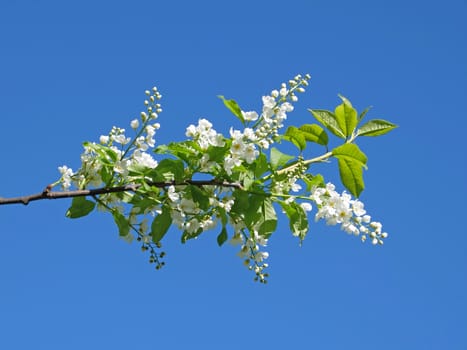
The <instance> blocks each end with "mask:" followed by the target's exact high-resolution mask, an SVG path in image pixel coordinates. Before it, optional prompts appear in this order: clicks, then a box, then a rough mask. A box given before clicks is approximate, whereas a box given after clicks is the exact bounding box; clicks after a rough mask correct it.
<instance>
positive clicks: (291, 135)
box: [284, 126, 306, 152]
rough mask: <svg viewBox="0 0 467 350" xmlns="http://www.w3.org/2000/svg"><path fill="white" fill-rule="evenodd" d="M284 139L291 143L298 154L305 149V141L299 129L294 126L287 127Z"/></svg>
mask: <svg viewBox="0 0 467 350" xmlns="http://www.w3.org/2000/svg"><path fill="white" fill-rule="evenodd" d="M284 139H285V140H287V141H290V142H292V143H293V144H294V145H295V146H296V147H297V148H298V149H299V150H300V152H301V151H303V150H304V149H305V148H306V139H305V136H304V135H303V133H302V132H301V131H300V129H299V128H297V127H295V126H289V127H288V128H287V130H286V131H285V133H284Z"/></svg>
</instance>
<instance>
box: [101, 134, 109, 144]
mask: <svg viewBox="0 0 467 350" xmlns="http://www.w3.org/2000/svg"><path fill="white" fill-rule="evenodd" d="M99 142H100V143H102V144H103V145H105V144H107V143H109V137H108V136H105V135H101V137H99Z"/></svg>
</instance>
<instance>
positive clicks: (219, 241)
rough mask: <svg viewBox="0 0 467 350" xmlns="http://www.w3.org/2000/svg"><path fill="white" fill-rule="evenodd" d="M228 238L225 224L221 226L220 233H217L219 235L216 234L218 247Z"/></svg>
mask: <svg viewBox="0 0 467 350" xmlns="http://www.w3.org/2000/svg"><path fill="white" fill-rule="evenodd" d="M228 238H229V236H228V235H227V229H226V228H225V226H223V227H222V231H221V233H219V235H218V236H217V244H218V245H219V247H220V246H222V245H223V244H224V243H225V242H226V241H227V239H228Z"/></svg>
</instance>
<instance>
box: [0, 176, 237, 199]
mask: <svg viewBox="0 0 467 350" xmlns="http://www.w3.org/2000/svg"><path fill="white" fill-rule="evenodd" d="M148 185H150V186H154V187H159V188H163V187H169V186H186V185H194V186H199V187H202V186H222V187H231V188H236V189H239V190H243V186H242V185H241V184H240V183H236V182H235V183H233V182H227V181H221V180H216V179H212V180H185V181H182V182H176V181H166V182H148ZM140 187H141V185H140V184H128V185H124V186H116V187H101V188H94V189H89V190H74V191H51V187H50V186H47V187H46V188H45V190H44V191H42V192H40V193H36V194H31V195H27V196H21V197H12V198H2V197H0V205H6V204H24V205H28V204H29V202H33V201H37V200H42V199H61V198H72V197H86V196H96V195H100V194H106V193H116V192H127V191H130V192H136V191H137V190H138V188H140Z"/></svg>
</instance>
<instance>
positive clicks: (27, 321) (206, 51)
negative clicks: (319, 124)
mask: <svg viewBox="0 0 467 350" xmlns="http://www.w3.org/2000/svg"><path fill="white" fill-rule="evenodd" d="M466 10H467V3H466V2H465V1H455V0H453V1H444V2H436V1H411V2H407V1H397V0H396V1H352V2H349V1H290V2H278V1H267V2H266V1H257V2H253V1H236V2H214V1H212V2H209V1H205V2H203V1H198V2H188V1H185V2H182V1H177V2H176V1H173V2H156V1H132V2H121V1H112V2H110V1H109V2H107V1H99V2H96V1H87V0H84V1H80V2H64V1H60V2H58V1H56V2H55V1H9V2H2V3H1V4H0V33H1V34H0V45H1V51H0V115H1V118H0V130H1V139H0V147H1V149H2V151H3V157H2V159H3V161H2V165H1V173H0V179H1V184H0V196H2V197H9V196H17V195H21V194H29V193H36V192H40V191H42V189H43V188H44V187H45V186H46V185H47V184H48V183H50V182H52V181H54V180H55V179H56V178H57V176H58V172H57V167H58V166H60V165H62V164H67V165H69V166H72V167H73V168H77V167H78V165H79V156H80V154H81V150H82V149H81V143H82V142H83V141H85V140H91V141H94V140H97V139H98V137H99V135H101V134H103V133H107V132H108V130H109V129H110V128H111V127H112V126H113V125H118V126H122V127H127V128H128V123H129V121H130V120H131V119H133V118H134V117H135V116H137V115H138V114H139V112H140V111H141V110H142V107H143V105H142V101H143V99H144V94H143V92H144V90H145V89H147V88H150V87H152V86H153V85H157V86H158V87H159V88H160V90H161V91H162V93H163V95H164V98H163V100H162V103H163V107H164V113H163V114H162V115H161V118H160V123H161V126H162V127H161V130H160V131H159V133H158V138H157V142H158V143H160V144H163V143H167V142H170V141H174V140H181V139H183V138H184V129H185V127H186V126H187V125H188V124H190V123H193V122H196V121H197V119H198V118H200V117H206V118H208V119H210V120H211V121H212V122H213V123H214V124H215V126H216V128H217V129H218V130H224V131H225V130H228V127H229V126H230V125H231V124H230V123H231V122H232V121H233V119H232V117H231V116H230V115H229V113H228V111H226V110H225V109H224V107H223V106H222V103H220V101H219V100H218V99H217V98H216V96H217V95H219V94H223V95H225V96H227V97H232V98H235V99H236V100H237V101H238V102H239V103H240V104H241V105H242V106H245V107H246V108H248V109H259V108H260V106H261V96H262V95H263V94H266V93H268V92H269V91H271V89H273V88H276V87H278V86H279V85H280V83H281V82H282V81H286V80H288V79H289V78H291V77H293V76H294V75H295V74H297V73H302V74H303V73H307V72H308V73H310V74H311V75H312V80H311V84H310V88H309V89H308V91H307V93H306V95H302V96H301V100H300V101H299V103H298V104H297V106H296V110H295V112H294V113H292V114H291V115H290V116H289V120H291V122H293V123H295V124H301V123H304V122H307V121H309V120H310V116H309V115H308V113H307V112H306V108H310V107H312V108H326V109H332V108H334V106H335V105H336V104H337V103H338V102H339V101H338V98H337V94H338V93H341V94H343V95H345V96H347V97H348V98H349V99H351V101H352V102H353V104H354V105H355V106H356V107H357V108H358V109H360V110H362V109H363V108H365V107H366V106H368V105H372V106H374V108H373V109H372V111H371V112H370V113H371V114H370V116H371V117H373V118H385V119H388V120H390V121H392V122H394V123H396V124H398V125H400V128H398V129H397V130H396V131H394V132H392V133H391V134H388V135H387V136H385V137H381V138H376V139H371V140H366V141H365V142H362V143H361V146H362V148H363V149H364V150H365V152H366V153H367V154H368V157H369V164H368V165H369V170H368V171H367V172H366V173H365V180H366V185H367V189H366V190H365V192H364V193H363V195H362V197H361V198H362V200H363V201H364V202H365V204H366V208H367V209H368V210H369V211H370V212H371V213H372V214H373V216H375V217H378V218H379V219H381V221H382V222H383V224H384V226H385V228H386V229H387V230H388V232H389V233H390V237H389V239H388V240H387V242H386V244H385V245H384V247H373V246H371V245H369V244H364V245H362V244H361V243H360V242H359V240H358V239H355V238H352V237H349V236H347V235H346V234H345V233H343V232H341V231H339V230H338V229H336V228H332V227H326V226H325V225H323V224H321V223H317V224H315V225H313V226H312V228H311V232H310V234H309V236H308V238H307V239H306V241H305V243H304V245H303V247H301V248H299V247H298V244H297V241H296V239H294V238H293V237H292V236H291V234H290V233H289V232H288V227H287V223H282V224H280V227H279V230H278V232H277V233H276V234H275V236H274V237H273V238H272V239H271V241H270V244H269V247H268V248H269V252H270V254H271V257H270V265H271V269H270V272H271V278H270V281H269V284H268V285H267V286H263V285H260V284H256V283H254V282H253V281H252V275H251V274H250V273H249V272H248V271H247V270H246V269H245V268H244V267H243V266H242V264H241V261H240V259H239V258H238V257H236V249H234V248H233V247H229V246H224V247H222V248H218V247H217V244H216V241H215V234H216V233H212V234H209V233H207V234H204V235H203V237H202V238H201V239H198V240H196V241H192V242H189V243H187V244H185V245H181V244H180V243H179V232H177V231H176V230H172V231H170V233H169V234H168V236H169V237H168V239H167V242H166V245H165V247H166V250H167V252H168V255H167V259H166V262H167V266H166V267H165V268H164V269H163V270H162V271H159V272H156V271H154V270H153V268H152V266H151V265H149V264H148V263H147V257H146V256H145V255H144V254H142V253H141V252H140V249H139V247H138V245H136V244H133V245H130V246H129V245H127V244H126V243H125V242H123V241H122V240H120V239H118V233H117V231H116V228H115V227H114V224H113V221H112V218H111V217H110V216H107V215H105V214H102V213H93V214H92V215H90V216H88V217H86V218H83V219H81V220H70V219H67V218H65V216H64V214H65V211H66V209H67V207H68V205H69V201H68V200H59V201H42V202H34V203H31V204H30V205H29V206H27V207H24V206H19V205H18V206H2V207H1V208H0V234H1V244H0V278H1V287H0V348H2V349H29V348H34V349H83V348H88V349H100V348H113V349H129V348H143V347H145V348H156V347H158V348H162V347H163V348H168V349H175V348H186V347H191V348H204V349H219V348H222V349H234V348H235V349H236V348H240V347H265V348H266V347H269V348H272V349H276V348H277V349H279V348H292V347H301V348H309V349H312V348H316V349H342V348H346V349H354V348H355V349H373V348H378V349H465V348H467V332H466V329H467V316H466V315H467V297H466V296H467V254H466V246H467V237H466V234H467V232H466V229H465V225H464V223H463V222H462V220H460V219H462V218H463V217H464V215H465V209H466V205H465V197H466V195H467V186H466V179H467V171H466V169H467V164H466V160H467V157H466V152H465V151H466V146H465V130H466V129H467V122H466V119H465V111H464V107H463V106H464V104H465V101H466V98H467V66H466V63H465V62H467V48H466V43H467V28H466V27H467V25H466V22H465V16H466V14H467V11H466ZM326 171H327V173H325V174H329V175H328V177H329V178H330V179H335V178H336V175H335V173H336V171H337V169H336V167H335V165H334V166H329V168H328V169H327V170H326Z"/></svg>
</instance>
